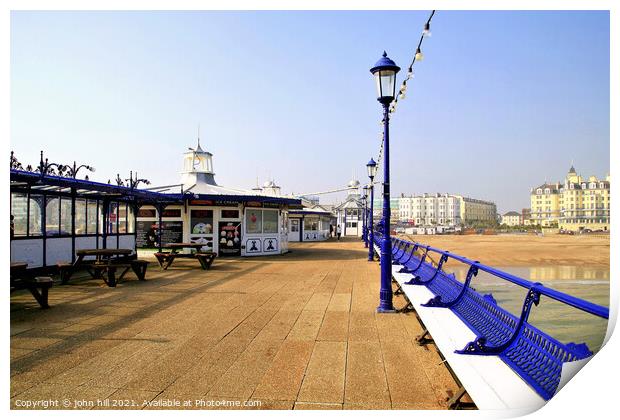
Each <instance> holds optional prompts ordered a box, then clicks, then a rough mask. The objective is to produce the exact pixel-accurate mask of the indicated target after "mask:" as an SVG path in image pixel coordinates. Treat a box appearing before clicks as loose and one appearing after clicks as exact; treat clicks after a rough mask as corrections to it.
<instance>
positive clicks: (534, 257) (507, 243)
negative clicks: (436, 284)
mask: <svg viewBox="0 0 620 420" xmlns="http://www.w3.org/2000/svg"><path fill="white" fill-rule="evenodd" d="M402 236H404V237H406V238H408V239H410V240H413V241H416V242H419V243H422V244H428V245H431V246H434V247H437V248H440V249H445V250H448V251H450V252H453V253H455V254H459V255H462V256H465V257H468V258H471V259H473V260H478V261H480V262H482V263H484V264H488V265H495V266H542V265H588V266H592V267H609V236H607V237H602V236H568V235H547V236H535V235H402Z"/></svg>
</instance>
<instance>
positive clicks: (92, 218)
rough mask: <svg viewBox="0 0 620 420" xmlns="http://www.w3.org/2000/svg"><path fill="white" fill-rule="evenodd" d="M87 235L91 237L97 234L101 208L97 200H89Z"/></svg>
mask: <svg viewBox="0 0 620 420" xmlns="http://www.w3.org/2000/svg"><path fill="white" fill-rule="evenodd" d="M86 211H87V214H86V233H88V234H89V235H92V234H96V233H97V220H98V219H99V206H97V201H96V200H88V203H87V204H86Z"/></svg>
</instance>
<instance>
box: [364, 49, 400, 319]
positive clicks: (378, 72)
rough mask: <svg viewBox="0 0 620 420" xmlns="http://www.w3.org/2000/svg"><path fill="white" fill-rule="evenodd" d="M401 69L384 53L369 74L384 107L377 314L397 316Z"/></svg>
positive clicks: (378, 98)
mask: <svg viewBox="0 0 620 420" xmlns="http://www.w3.org/2000/svg"><path fill="white" fill-rule="evenodd" d="M399 71H400V67H398V66H397V65H396V63H394V62H393V61H392V60H390V58H389V57H388V56H387V53H386V52H385V51H384V52H383V57H381V58H380V59H379V61H377V63H376V64H375V66H374V67H373V68H371V69H370V72H371V73H372V75H373V76H374V78H375V82H376V85H377V100H378V101H379V102H380V103H381V105H383V142H384V143H383V171H384V172H383V219H382V222H383V238H382V240H381V291H380V292H379V298H380V300H379V307H378V308H377V312H394V305H393V304H392V243H391V240H390V113H389V110H388V108H389V106H390V103H391V102H392V101H393V100H394V97H395V91H396V74H397V73H398V72H399Z"/></svg>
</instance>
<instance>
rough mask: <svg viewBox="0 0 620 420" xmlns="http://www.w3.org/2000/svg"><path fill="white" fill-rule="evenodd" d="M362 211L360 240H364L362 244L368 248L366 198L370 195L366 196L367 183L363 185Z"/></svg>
mask: <svg viewBox="0 0 620 420" xmlns="http://www.w3.org/2000/svg"><path fill="white" fill-rule="evenodd" d="M363 190H364V212H363V214H362V217H363V219H362V226H363V228H362V240H363V241H364V246H365V247H366V248H368V224H367V221H368V200H369V199H370V197H368V185H365V186H364V188H363Z"/></svg>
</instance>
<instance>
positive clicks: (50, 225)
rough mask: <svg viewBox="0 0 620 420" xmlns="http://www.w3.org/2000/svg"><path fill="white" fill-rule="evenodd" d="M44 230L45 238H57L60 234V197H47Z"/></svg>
mask: <svg viewBox="0 0 620 420" xmlns="http://www.w3.org/2000/svg"><path fill="white" fill-rule="evenodd" d="M45 230H46V231H47V232H46V233H47V236H58V235H59V234H60V197H47V202H46V204H45Z"/></svg>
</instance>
